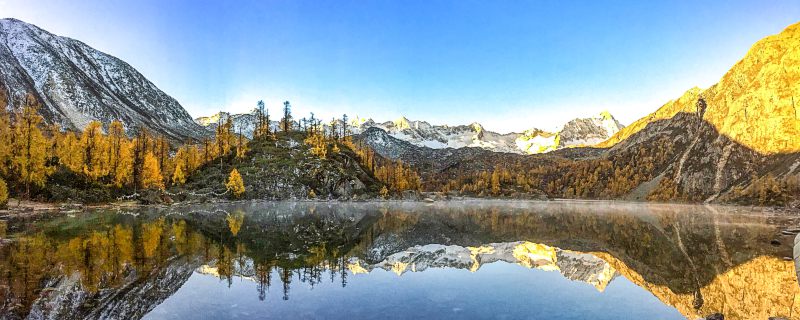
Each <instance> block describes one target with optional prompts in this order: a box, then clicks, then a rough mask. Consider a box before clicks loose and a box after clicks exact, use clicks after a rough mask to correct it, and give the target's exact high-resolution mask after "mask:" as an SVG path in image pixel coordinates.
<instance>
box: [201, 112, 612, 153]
mask: <svg viewBox="0 0 800 320" xmlns="http://www.w3.org/2000/svg"><path fill="white" fill-rule="evenodd" d="M228 117H231V119H232V121H233V124H234V127H235V128H236V130H237V132H238V131H239V130H241V132H242V134H244V135H246V136H248V137H252V134H253V129H254V128H255V122H256V120H255V119H256V117H255V114H254V113H241V114H230V113H227V112H219V113H216V114H214V115H211V116H208V117H200V118H197V119H195V122H197V123H198V124H200V125H202V126H205V127H207V128H209V130H211V131H213V129H214V128H216V124H217V123H218V121H219V120H220V119H223V121H224V119H227V118H228ZM348 122H349V123H348V127H349V129H348V131H350V132H351V133H353V134H360V133H362V132H365V131H366V130H367V129H370V128H379V129H382V130H384V131H386V132H387V133H388V134H389V135H391V136H392V137H395V138H397V139H400V140H403V141H407V142H409V143H411V144H413V145H416V146H419V147H427V148H431V149H445V148H454V149H458V148H464V147H476V148H482V149H485V150H489V151H494V152H508V153H519V154H535V153H543V152H548V151H553V150H558V149H562V148H567V147H581V146H591V145H594V144H597V143H600V142H603V141H605V140H606V139H608V138H609V137H611V136H612V135H614V134H616V133H617V132H619V130H620V129H622V128H624V127H625V126H623V125H622V124H620V123H619V121H617V120H616V119H614V117H613V116H612V115H611V114H610V113H608V112H602V113H600V114H599V115H597V116H594V117H588V118H578V119H574V120H572V121H569V122H567V123H566V124H564V125H563V126H561V128H560V129H558V130H556V131H555V132H549V131H545V130H541V129H536V128H534V129H529V130H526V131H525V132H521V133H516V132H512V133H506V134H501V133H497V132H493V131H488V130H486V129H484V127H483V126H482V125H481V124H480V123H477V122H475V123H472V124H468V125H456V126H450V125H432V124H430V123H429V122H427V121H411V120H408V119H406V118H405V117H401V118H400V119H397V120H395V121H386V122H375V121H374V120H372V119H362V118H355V119H352V120H351V121H348ZM272 125H273V127H275V128H277V122H273V124H272ZM341 125H342V123H341V121H338V122H337V126H338V127H339V128H341ZM325 126H326V128H327V127H328V126H329V125H328V124H325Z"/></svg>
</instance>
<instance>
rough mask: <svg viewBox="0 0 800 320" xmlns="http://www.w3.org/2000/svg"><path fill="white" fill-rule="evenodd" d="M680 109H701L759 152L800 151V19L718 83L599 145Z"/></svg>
mask: <svg viewBox="0 0 800 320" xmlns="http://www.w3.org/2000/svg"><path fill="white" fill-rule="evenodd" d="M699 98H703V99H704V100H705V106H704V107H703V108H699V107H698V105H697V104H696V102H697V100H698V99H699ZM679 112H686V113H698V114H699V116H700V117H701V118H702V119H703V120H705V121H707V122H708V123H710V124H711V125H713V126H714V128H715V129H716V130H717V131H719V133H720V134H723V135H725V136H727V137H729V138H731V139H732V140H734V141H736V142H737V143H740V144H742V145H743V146H745V147H747V148H749V149H752V150H755V151H758V152H759V153H763V154H774V153H792V152H798V151H800V139H798V138H797V137H798V136H800V23H797V24H794V25H791V26H789V27H787V28H786V29H785V30H783V32H781V33H779V34H777V35H773V36H769V37H766V38H764V39H762V40H760V41H758V42H756V43H755V44H754V45H753V47H752V48H751V49H750V51H749V52H748V53H747V55H745V57H744V58H743V59H742V60H740V61H739V62H738V63H736V64H735V65H734V66H733V67H732V68H731V69H730V70H729V71H728V72H727V73H726V74H725V75H724V76H723V77H722V79H720V81H719V83H717V84H715V85H713V86H711V87H710V88H708V89H706V90H701V89H699V88H693V89H690V90H689V91H687V92H686V93H685V94H684V95H683V96H681V97H680V98H678V99H676V100H673V101H670V102H668V103H666V104H665V105H664V106H662V107H661V108H659V109H658V110H656V111H655V112H654V113H652V114H650V115H648V116H646V117H644V118H642V119H639V120H637V121H636V122H634V123H633V124H631V125H630V126H628V127H627V128H625V129H623V130H621V131H620V132H619V133H617V134H615V135H614V136H613V137H612V138H611V139H609V140H608V141H606V142H604V143H602V144H601V145H600V146H604V147H609V146H612V145H614V144H616V143H619V142H620V141H623V140H625V139H626V138H628V137H630V136H631V135H633V134H634V133H636V132H639V131H641V130H642V129H644V128H645V127H646V126H647V124H649V123H651V122H653V121H656V120H662V119H669V118H672V117H673V116H675V115H676V114H677V113H679Z"/></svg>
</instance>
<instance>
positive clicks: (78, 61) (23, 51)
mask: <svg viewBox="0 0 800 320" xmlns="http://www.w3.org/2000/svg"><path fill="white" fill-rule="evenodd" d="M28 93H30V94H33V95H34V96H35V97H36V98H37V99H38V100H39V102H40V103H41V104H42V108H41V110H40V113H41V114H42V115H43V116H44V117H45V119H46V120H47V121H48V122H50V123H58V124H60V125H61V126H62V127H64V128H68V129H75V130H80V129H83V128H84V127H85V126H86V125H87V124H88V123H89V122H90V121H92V120H99V121H101V122H103V123H106V124H107V123H109V122H111V121H113V120H120V121H122V122H123V123H124V125H125V128H126V129H127V130H128V132H131V130H132V129H134V127H136V126H142V127H144V128H147V129H150V130H152V131H155V132H157V133H160V134H163V135H165V136H167V137H169V138H171V139H173V140H176V141H183V140H185V139H190V138H197V137H200V136H202V135H203V134H205V131H204V130H203V129H202V128H201V127H200V126H198V125H197V124H196V123H195V122H194V121H192V117H191V116H190V115H189V113H188V112H186V110H184V108H183V107H182V106H181V105H180V104H179V103H178V101H176V100H175V99H173V98H172V97H170V96H169V95H167V94H166V93H164V92H162V91H161V90H159V89H158V88H157V87H156V86H155V85H154V84H153V83H152V82H150V81H149V80H147V79H146V78H145V77H144V76H143V75H142V74H140V73H139V72H138V71H136V69H134V68H133V67H131V66H130V65H128V64H127V63H125V62H124V61H122V60H120V59H117V58H115V57H113V56H110V55H108V54H105V53H103V52H100V51H97V50H95V49H93V48H91V47H89V46H87V45H86V44H84V43H82V42H80V41H77V40H73V39H70V38H66V37H59V36H56V35H53V34H52V33H49V32H47V31H45V30H42V29H40V28H39V27H37V26H34V25H32V24H28V23H25V22H22V21H19V20H16V19H0V107H1V106H3V105H11V106H12V107H16V106H18V105H20V103H21V101H23V99H24V97H25V95H26V94H28Z"/></svg>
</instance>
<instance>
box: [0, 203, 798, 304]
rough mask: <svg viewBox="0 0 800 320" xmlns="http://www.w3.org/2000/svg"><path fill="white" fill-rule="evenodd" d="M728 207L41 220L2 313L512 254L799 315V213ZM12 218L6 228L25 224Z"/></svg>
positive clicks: (349, 209)
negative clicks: (791, 237) (201, 279)
mask: <svg viewBox="0 0 800 320" xmlns="http://www.w3.org/2000/svg"><path fill="white" fill-rule="evenodd" d="M218 209H219V210H218ZM164 210H166V211H164ZM730 210H731V209H729V208H712V207H702V206H664V205H646V204H636V205H618V204H617V205H609V204H602V203H559V202H555V203H520V202H510V203H504V202H491V201H490V202H476V203H469V204H467V205H460V204H458V203H445V204H434V205H431V206H421V205H418V204H335V205H328V204H324V205H318V204H313V203H301V204H253V203H249V204H230V205H222V206H221V207H215V208H214V210H210V211H209V210H207V208H205V207H201V206H198V207H176V208H170V209H146V210H144V211H142V212H138V216H133V215H123V214H119V213H116V212H101V213H97V214H86V215H82V216H79V217H77V218H72V219H70V218H61V219H56V220H52V221H46V222H41V223H36V224H34V225H33V226H28V229H30V230H32V231H30V232H28V233H24V234H18V235H12V237H16V239H15V241H14V242H12V243H10V244H6V245H4V246H0V313H2V314H4V317H5V318H22V317H25V316H27V315H28V314H29V313H31V314H30V316H33V317H38V318H85V317H90V318H91V317H100V316H108V317H122V318H139V317H141V316H143V315H144V314H146V313H147V312H149V311H150V310H152V309H153V308H155V307H156V306H157V305H159V304H160V303H161V302H162V301H164V299H166V298H168V297H169V296H171V295H172V294H173V293H174V292H175V291H177V290H180V287H181V286H182V285H183V283H184V282H185V281H186V280H187V279H188V277H189V276H191V275H192V273H193V272H199V273H204V274H209V275H213V276H215V277H219V278H220V279H223V280H225V281H226V282H227V283H228V284H229V285H230V284H231V283H232V279H233V278H234V277H246V278H248V279H251V280H252V281H254V282H255V283H256V284H257V285H258V291H259V292H258V293H257V294H258V295H259V297H261V298H262V299H263V298H264V296H265V294H264V293H265V292H266V290H267V289H268V288H270V287H271V286H278V287H282V289H283V294H284V299H289V298H290V297H291V294H290V292H291V289H292V288H293V287H294V286H297V285H298V283H302V284H306V285H311V286H314V285H315V284H317V283H320V282H322V281H332V282H340V283H341V284H342V286H345V285H347V283H348V279H349V278H348V277H352V276H353V274H354V273H361V272H369V271H370V270H374V269H375V268H380V269H385V270H391V271H395V272H397V273H398V274H403V273H405V272H409V271H411V272H422V271H425V270H429V269H430V268H442V267H446V268H459V269H466V270H471V271H477V272H480V269H481V267H482V266H485V265H486V264H490V263H494V262H497V261H505V262H508V263H515V264H520V265H522V266H525V267H529V268H537V269H542V270H552V271H553V272H559V273H560V274H562V275H563V276H564V277H565V278H567V279H571V280H575V281H580V282H585V283H588V284H591V285H592V286H594V287H595V288H596V289H597V290H599V291H601V292H602V291H603V290H604V289H605V288H606V286H607V285H608V284H609V283H610V282H611V281H612V280H613V279H614V277H615V276H618V275H621V276H624V277H625V278H627V279H628V280H630V281H631V282H633V283H634V284H636V285H638V286H640V287H642V288H644V289H646V290H648V291H650V292H651V293H653V295H654V296H655V297H657V298H658V299H659V300H661V301H662V302H663V303H665V304H668V305H671V306H673V307H675V308H676V309H677V310H678V311H680V312H681V313H682V314H683V315H685V316H686V317H690V318H697V317H701V316H706V315H709V314H712V313H715V312H721V313H723V314H725V316H726V318H727V319H750V318H767V317H768V316H783V317H791V316H792V315H794V314H796V313H797V312H798V311H800V310H798V309H800V303H797V302H800V301H797V302H796V301H795V300H796V299H797V297H798V296H800V286H798V285H797V281H796V279H795V278H794V271H793V265H792V263H791V262H790V261H784V260H782V258H783V257H784V256H790V252H791V248H789V246H788V242H789V241H785V242H786V243H785V244H782V245H780V246H773V245H771V244H770V241H771V240H773V239H774V238H775V236H776V234H777V229H778V225H780V224H782V223H785V222H786V221H788V220H786V219H788V218H783V217H780V216H771V217H768V216H765V215H763V214H735V213H731V212H728V211H730ZM14 224H15V222H14V221H11V222H10V227H9V230H16V229H15V228H19V227H18V226H15V225H14ZM33 230H35V231H33ZM556 270H557V271H556ZM361 276H362V277H371V276H372V275H371V274H367V275H361ZM327 277H330V279H328V278H327ZM293 281H294V283H293ZM554 290H557V288H554ZM254 294H255V293H254ZM267 303H268V301H267Z"/></svg>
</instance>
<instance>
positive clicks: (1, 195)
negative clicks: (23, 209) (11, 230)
mask: <svg viewBox="0 0 800 320" xmlns="http://www.w3.org/2000/svg"><path fill="white" fill-rule="evenodd" d="M7 204H8V186H6V182H5V181H3V179H2V178H0V208H5V207H6V205H7Z"/></svg>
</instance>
